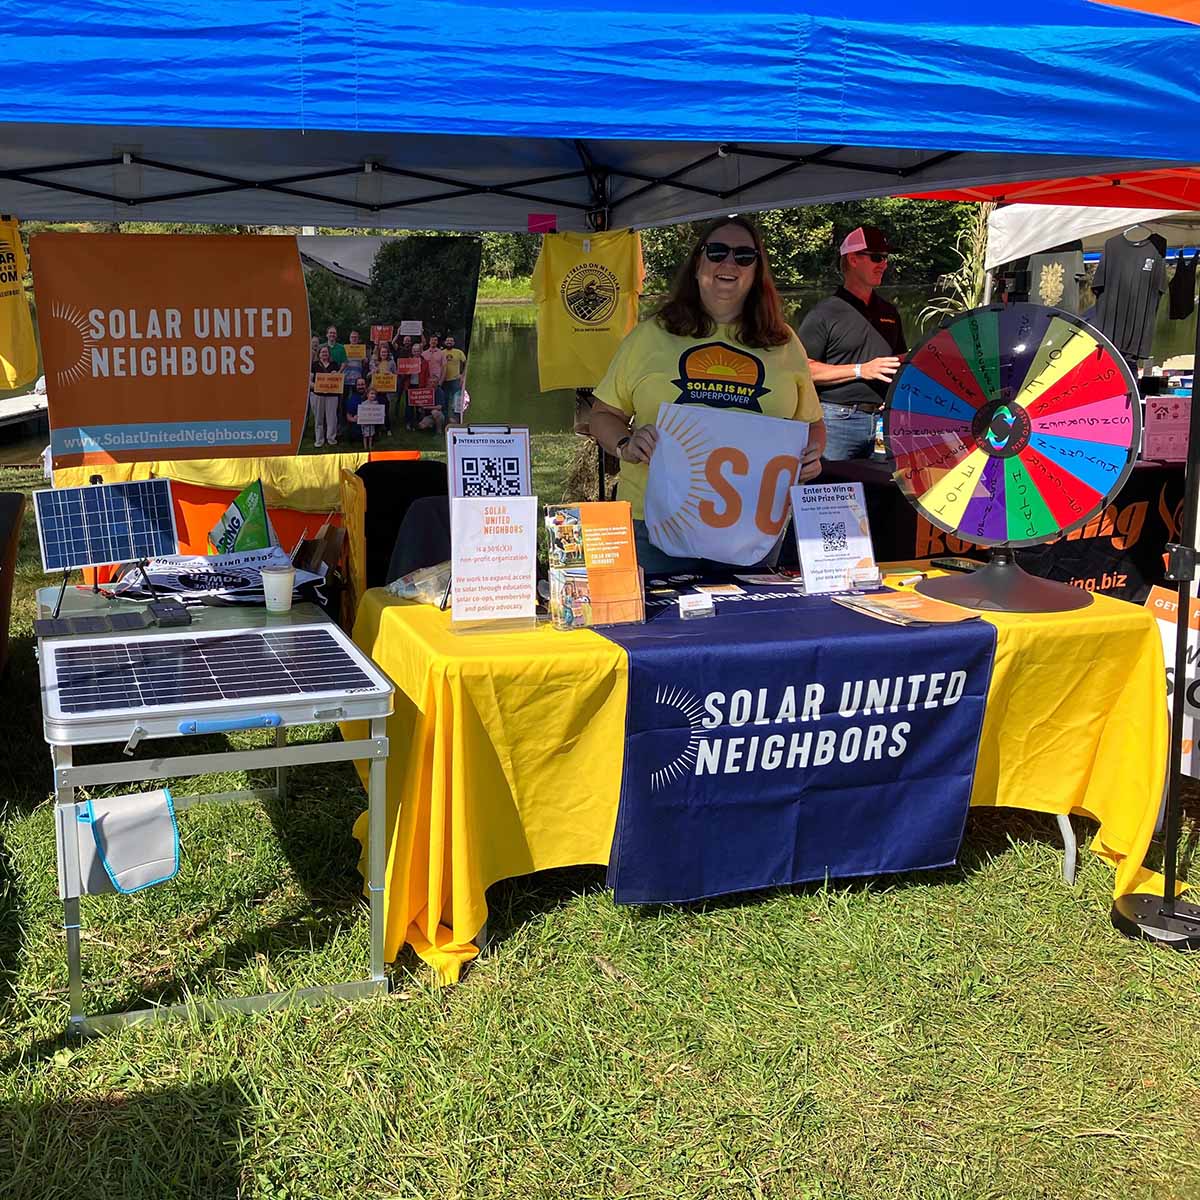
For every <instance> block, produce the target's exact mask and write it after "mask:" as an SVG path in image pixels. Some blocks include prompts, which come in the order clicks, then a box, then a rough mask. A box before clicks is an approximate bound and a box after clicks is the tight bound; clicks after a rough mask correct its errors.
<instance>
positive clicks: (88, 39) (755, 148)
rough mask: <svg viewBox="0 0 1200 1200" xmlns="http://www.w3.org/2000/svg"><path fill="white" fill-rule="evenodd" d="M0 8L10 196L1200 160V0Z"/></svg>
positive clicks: (751, 188) (618, 205)
mask: <svg viewBox="0 0 1200 1200" xmlns="http://www.w3.org/2000/svg"><path fill="white" fill-rule="evenodd" d="M0 7H2V9H3V10H4V28H5V31H6V33H5V43H6V51H7V53H6V59H7V63H8V70H6V72H5V73H4V76H3V79H0V210H2V211H4V212H13V213H15V214H17V215H19V216H21V217H25V218H35V217H36V218H44V219H53V220H104V221H114V220H129V219H139V220H163V221H194V222H214V221H221V222H244V223H260V224H276V223H312V222H320V223H322V224H328V225H335V226H371V227H384V226H394V227H407V228H423V227H424V228H443V229H471V230H480V229H515V230H523V229H525V228H526V224H527V218H528V214H529V213H530V212H546V213H550V212H552V213H555V214H556V215H557V217H558V223H559V227H560V228H587V227H589V226H592V227H597V226H601V225H604V224H606V223H607V224H612V225H626V226H642V225H650V224H661V223H667V222H672V221H679V220H684V219H689V218H697V217H704V216H708V215H710V214H719V213H722V212H725V211H728V210H730V209H731V208H735V207H736V208H738V209H740V210H751V209H757V208H765V207H774V206H781V205H792V204H803V203H811V202H816V201H827V200H838V199H848V198H852V197H863V196H870V195H888V194H894V193H896V192H900V191H904V192H913V191H918V190H922V191H925V190H935V189H945V188H948V187H952V186H971V185H983V184H988V183H1001V182H1007V181H1010V180H1029V179H1033V178H1046V177H1053V176H1061V175H1068V174H1072V175H1078V174H1083V173H1090V172H1100V171H1104V172H1107V173H1112V172H1115V171H1120V170H1124V169H1127V168H1129V167H1132V166H1135V165H1136V166H1141V167H1144V166H1146V165H1148V164H1154V163H1167V162H1191V161H1200V90H1198V88H1197V85H1196V79H1195V71H1194V70H1193V69H1191V66H1190V64H1194V63H1196V62H1197V61H1200V27H1197V26H1194V25H1191V24H1187V23H1184V22H1180V21H1176V20H1171V19H1167V18H1163V17H1158V16H1153V15H1147V14H1145V13H1141V12H1136V11H1130V10H1127V9H1120V8H1113V7H1109V6H1107V5H1104V4H1099V3H1093V2H1092V0H1042V2H1041V3H1039V4H1038V5H1036V6H1031V7H1030V9H1029V10H1028V14H1027V15H1023V16H1020V17H1017V16H1011V15H1008V14H1006V15H1005V16H1004V17H995V16H990V15H988V11H987V10H986V9H985V8H982V7H980V8H978V9H974V10H973V9H972V8H971V6H967V5H963V4H962V3H961V0H913V2H912V3H909V4H906V5H904V6H896V5H895V4H893V3H885V2H884V0H864V2H863V3H861V4H860V5H858V6H857V8H856V10H855V11H854V12H853V14H852V15H847V10H846V6H845V5H844V3H842V2H841V0H836V2H835V0H744V2H743V3H740V4H738V5H736V6H733V5H729V4H727V3H714V2H712V0H693V2H692V3H690V4H689V3H680V2H679V0H554V2H552V3H545V4H542V5H540V6H539V5H532V4H529V3H522V2H519V0H492V2H490V3H463V2H458V3H455V2H451V0H426V2H423V3H410V4H406V5H392V4H382V5H372V6H360V5H358V4H356V3H350V2H348V0H320V2H319V3H318V2H315V0H300V2H299V3H297V2H296V0H286V2H285V0H255V2H254V3H252V4H247V3H244V2H243V0H237V2H235V0H195V2H194V3H191V4H189V5H186V6H160V7H158V8H152V7H147V6H145V5H142V4H134V3H129V2H128V0H79V2H78V3H75V4H62V3H57V2H56V3H47V2H46V0H23V2H22V3H20V4H18V3H16V2H15V0H0ZM1178 64H1189V66H1187V67H1185V68H1183V69H1176V67H1177V65H1178Z"/></svg>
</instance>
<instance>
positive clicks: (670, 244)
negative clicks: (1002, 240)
mask: <svg viewBox="0 0 1200 1200" xmlns="http://www.w3.org/2000/svg"><path fill="white" fill-rule="evenodd" d="M976 207H977V206H976V205H972V204H945V203H942V202H940V201H936V200H902V199H894V198H891V197H887V198H883V199H878V200H859V201H855V202H853V203H848V204H812V205H808V206H806V207H804V208H774V209H768V210H767V211H765V212H761V213H757V214H755V213H749V214H747V215H748V216H749V217H750V218H751V220H755V221H757V222H758V224H759V227H760V228H761V229H762V233H763V238H764V240H765V241H766V244H767V249H768V250H769V251H770V254H771V268H772V270H773V271H774V273H775V282H776V283H777V284H778V285H779V286H780V287H781V288H787V289H795V288H806V287H807V288H816V287H822V288H823V287H832V286H835V285H836V284H837V283H838V282H839V281H840V279H841V273H840V270H839V267H838V255H837V247H838V244H839V243H840V241H841V239H842V238H843V237H844V236H845V235H846V234H847V233H849V232H850V230H851V229H853V228H855V226H857V225H862V224H868V225H878V226H879V227H880V228H881V229H885V230H886V231H887V232H888V233H889V234H890V235H891V238H892V242H893V244H894V245H895V246H896V254H895V257H894V258H893V259H892V269H891V271H890V272H889V274H888V284H889V285H899V284H906V283H910V284H911V283H929V282H931V281H932V280H934V279H937V278H938V277H939V276H941V275H944V274H946V273H947V272H950V271H953V270H954V269H956V268H957V266H958V265H959V260H958V255H957V252H956V250H955V247H956V245H957V243H958V239H959V236H960V235H961V233H962V231H963V229H964V228H965V227H966V225H967V224H968V222H969V221H970V219H971V217H972V216H973V215H974V210H975V208H976ZM703 227H704V225H703V223H696V222H688V223H685V224H683V225H672V226H668V227H666V228H663V229H645V230H643V231H642V250H643V254H644V255H645V259H646V289H647V291H651V292H662V291H665V290H666V289H667V288H669V287H670V285H671V280H672V279H673V278H674V275H675V271H676V270H677V269H678V266H679V264H680V263H681V262H683V260H684V258H685V257H686V256H687V252H688V250H689V249H690V248H691V245H692V242H693V240H694V239H695V238H696V237H697V235H698V234H699V232H700V230H701V229H702V228H703Z"/></svg>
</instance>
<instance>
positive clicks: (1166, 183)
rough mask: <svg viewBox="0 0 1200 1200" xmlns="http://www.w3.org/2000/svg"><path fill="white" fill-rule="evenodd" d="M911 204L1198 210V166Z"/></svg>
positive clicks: (970, 191) (989, 188) (971, 192)
mask: <svg viewBox="0 0 1200 1200" xmlns="http://www.w3.org/2000/svg"><path fill="white" fill-rule="evenodd" d="M913 198H914V199H916V200H995V201H1001V202H1005V203H1010V204H1055V205H1074V206H1076V207H1089V208H1092V207H1097V208H1145V209H1151V208H1158V209H1162V210H1163V211H1164V212H1182V211H1184V210H1195V209H1200V168H1197V167H1163V168H1160V169H1158V170H1153V171H1146V170H1135V171H1127V172H1123V173H1113V174H1103V173H1099V174H1090V175H1084V176H1078V175H1076V176H1070V177H1067V178H1064V179H1034V180H1028V179H1026V180H1022V181H1021V182H1019V183H994V184H986V185H983V186H976V187H964V188H950V189H947V190H944V191H933V192H918V193H914V194H913Z"/></svg>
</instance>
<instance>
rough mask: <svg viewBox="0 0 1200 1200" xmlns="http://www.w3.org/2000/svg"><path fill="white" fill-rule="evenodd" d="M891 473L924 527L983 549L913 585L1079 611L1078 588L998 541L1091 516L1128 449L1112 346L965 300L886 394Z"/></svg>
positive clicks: (1042, 312)
mask: <svg viewBox="0 0 1200 1200" xmlns="http://www.w3.org/2000/svg"><path fill="white" fill-rule="evenodd" d="M885 421H886V432H887V443H888V448H889V451H890V453H891V454H892V456H893V457H894V458H895V460H896V475H895V478H896V482H897V483H898V484H899V485H900V487H901V489H902V490H903V492H904V494H905V495H906V496H907V497H908V499H909V500H910V501H911V503H912V504H913V505H915V506H916V509H917V511H918V512H920V513H921V515H922V516H923V517H925V519H926V520H927V521H929V522H930V523H931V524H933V525H936V526H937V527H938V528H939V529H944V530H945V531H946V532H947V533H952V534H954V535H955V536H956V537H958V538H961V539H962V540H964V541H968V542H974V543H975V544H976V545H978V546H989V547H993V548H994V549H993V554H992V562H991V563H990V564H989V565H988V566H987V567H983V568H981V569H980V570H979V571H976V572H974V573H971V574H968V575H963V576H959V577H951V578H939V579H934V580H926V581H924V582H923V583H922V584H921V585H920V590H921V591H923V592H925V593H926V594H928V595H936V596H939V597H941V598H943V599H948V600H954V601H955V602H957V603H961V604H967V605H968V606H969V607H973V608H985V609H996V610H1002V611H1014V612H1047V611H1061V610H1066V609H1071V608H1083V607H1085V606H1086V605H1087V604H1089V603H1090V602H1091V597H1090V596H1089V595H1088V594H1087V593H1086V592H1083V591H1081V590H1080V589H1077V588H1069V587H1067V586H1066V585H1064V584H1058V583H1052V582H1050V581H1048V580H1041V579H1036V578H1034V577H1033V576H1031V575H1029V574H1027V573H1026V572H1024V571H1022V570H1021V569H1020V568H1019V567H1017V565H1016V563H1015V562H1014V561H1013V557H1012V554H1011V549H1012V548H1013V547H1019V546H1034V545H1039V544H1041V543H1043V542H1051V541H1054V540H1055V539H1057V538H1060V537H1062V536H1063V534H1065V533H1068V532H1070V531H1071V530H1072V529H1077V528H1078V527H1080V526H1081V525H1083V524H1085V523H1086V522H1087V521H1088V520H1090V519H1091V518H1092V517H1093V516H1095V515H1096V514H1097V513H1099V512H1100V511H1101V510H1102V509H1103V508H1104V506H1105V505H1106V504H1108V502H1109V501H1110V500H1111V499H1112V498H1113V496H1115V495H1116V493H1117V492H1118V491H1119V490H1120V489H1121V487H1122V485H1123V484H1124V482H1125V479H1126V476H1127V475H1128V474H1129V471H1130V470H1131V468H1132V466H1133V462H1134V458H1135V456H1136V455H1137V450H1138V445H1139V440H1140V436H1141V409H1140V404H1139V401H1138V390H1137V381H1136V380H1135V379H1134V377H1133V374H1132V373H1131V372H1130V370H1129V368H1128V366H1127V365H1126V363H1125V361H1124V359H1123V358H1122V357H1121V355H1120V354H1119V353H1118V352H1117V350H1116V349H1115V348H1114V347H1113V345H1112V343H1111V342H1109V341H1108V339H1107V338H1105V337H1104V335H1103V334H1101V333H1099V332H1097V331H1096V330H1095V329H1093V328H1092V327H1091V326H1090V325H1088V324H1087V323H1086V322H1084V321H1083V320H1081V319H1080V318H1079V317H1077V316H1075V315H1074V314H1072V313H1068V312H1063V311H1062V310H1061V309H1057V308H1047V307H1044V306H1042V305H1038V304H1010V305H1003V306H992V307H989V308H977V309H974V310H972V311H971V312H967V313H963V314H962V315H961V316H958V317H955V318H953V319H952V320H950V321H948V322H947V323H946V324H944V325H943V326H942V327H941V328H940V329H939V330H938V331H937V332H936V333H934V334H933V335H932V336H931V337H928V338H926V339H925V340H924V341H923V342H921V344H920V345H919V346H917V348H916V349H915V350H914V351H913V352H912V354H911V355H910V356H909V358H908V360H907V362H906V363H905V365H904V366H903V367H902V368H901V369H900V371H899V372H897V374H896V378H895V379H894V380H893V381H892V385H891V388H890V390H889V392H888V401H887V413H886V418H885Z"/></svg>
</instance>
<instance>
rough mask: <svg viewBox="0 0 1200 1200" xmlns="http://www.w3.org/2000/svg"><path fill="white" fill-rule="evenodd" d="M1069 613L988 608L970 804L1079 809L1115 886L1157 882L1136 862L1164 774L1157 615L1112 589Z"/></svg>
mask: <svg viewBox="0 0 1200 1200" xmlns="http://www.w3.org/2000/svg"><path fill="white" fill-rule="evenodd" d="M1093 599H1094V603H1093V604H1092V606H1091V607H1090V608H1087V609H1084V610H1083V611H1081V612H1067V613H1038V614H1033V613H985V614H983V615H984V619H985V620H988V621H990V622H991V623H992V624H993V625H995V626H996V630H997V638H996V663H995V667H994V668H993V670H992V684H991V688H990V689H989V691H988V702H987V711H986V713H985V716H984V719H983V732H982V735H981V737H980V742H979V759H978V762H977V764H976V767H975V786H974V789H973V791H972V793H971V803H972V804H973V805H986V804H997V805H1002V806H1005V807H1009V808H1028V809H1033V810H1034V811H1036V812H1045V813H1072V812H1074V813H1082V814H1085V815H1087V816H1089V817H1092V818H1093V819H1095V820H1096V821H1098V822H1099V823H1100V829H1099V832H1098V833H1097V834H1096V837H1095V839H1094V840H1093V842H1092V849H1093V850H1094V851H1096V853H1098V854H1101V855H1103V856H1104V857H1105V858H1106V859H1108V861H1109V862H1111V863H1112V864H1113V865H1114V866H1115V867H1116V869H1117V878H1116V888H1115V894H1116V895H1118V896H1123V895H1125V894H1126V893H1128V892H1134V891H1146V890H1153V888H1154V886H1155V884H1157V886H1158V887H1159V888H1161V887H1162V879H1161V877H1159V876H1158V875H1155V874H1153V873H1151V872H1149V871H1146V870H1145V869H1144V868H1143V867H1142V859H1143V858H1144V857H1145V854H1146V849H1147V847H1148V846H1149V845H1150V838H1151V835H1152V834H1153V833H1154V825H1155V822H1156V821H1157V819H1158V812H1159V807H1160V806H1161V804H1162V791H1163V784H1164V781H1165V779H1166V767H1167V745H1168V739H1169V736H1170V728H1169V722H1168V719H1167V702H1166V700H1167V692H1166V686H1167V685H1166V672H1165V668H1164V665H1163V655H1162V642H1161V639H1160V638H1159V633H1158V628H1157V626H1156V624H1155V622H1154V618H1153V617H1152V616H1151V615H1150V613H1148V612H1147V611H1146V610H1145V609H1143V608H1140V607H1138V606H1136V605H1133V604H1128V603H1126V602H1125V601H1123V600H1114V599H1112V598H1111V597H1110V596H1095V597H1094V598H1093Z"/></svg>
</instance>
